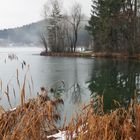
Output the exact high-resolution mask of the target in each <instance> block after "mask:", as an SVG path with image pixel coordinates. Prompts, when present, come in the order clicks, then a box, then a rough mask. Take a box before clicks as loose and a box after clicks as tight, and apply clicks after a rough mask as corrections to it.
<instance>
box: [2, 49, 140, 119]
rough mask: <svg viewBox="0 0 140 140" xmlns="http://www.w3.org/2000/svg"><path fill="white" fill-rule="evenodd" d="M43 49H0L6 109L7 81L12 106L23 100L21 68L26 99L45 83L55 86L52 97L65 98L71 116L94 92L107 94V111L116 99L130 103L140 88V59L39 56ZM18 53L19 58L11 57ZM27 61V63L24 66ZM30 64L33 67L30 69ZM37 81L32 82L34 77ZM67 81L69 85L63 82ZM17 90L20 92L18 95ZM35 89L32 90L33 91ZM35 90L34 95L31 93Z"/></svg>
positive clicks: (65, 107)
mask: <svg viewBox="0 0 140 140" xmlns="http://www.w3.org/2000/svg"><path fill="white" fill-rule="evenodd" d="M41 50H42V49H40V48H22V47H21V48H0V79H1V80H2V81H3V82H2V90H1V91H0V97H1V102H0V103H1V105H3V106H4V107H5V108H6V109H8V108H9V103H8V101H7V97H6V95H5V94H4V91H6V90H7V84H8V87H9V91H10V98H11V104H12V107H15V106H16V105H17V104H18V103H19V87H18V84H17V80H16V79H17V78H16V70H17V69H18V73H19V81H20V84H21V85H22V84H23V81H24V75H25V73H27V78H26V93H27V94H26V98H29V97H33V96H36V94H37V92H38V91H39V90H40V87H41V86H44V87H46V88H50V87H53V88H54V89H56V90H57V92H56V94H55V95H54V94H53V95H52V96H59V97H61V98H63V99H64V102H65V104H64V107H63V109H62V110H61V111H62V114H66V115H67V118H68V119H70V117H71V115H72V113H73V112H74V111H75V110H76V109H77V108H78V107H79V105H80V104H83V103H88V102H89V101H90V98H92V97H94V96H93V95H94V94H95V93H96V94H100V95H102V94H103V95H104V104H105V108H104V109H105V110H110V109H112V108H114V104H113V100H117V101H119V102H120V104H122V105H126V104H128V103H129V101H130V99H131V98H133V95H134V91H135V90H137V91H138V92H139V90H140V62H139V61H127V60H124V61H122V60H109V59H95V58H89V59H88V58H67V57H44V56H39V55H38V54H39V52H40V51H41ZM11 53H14V54H16V56H17V57H18V60H16V59H13V60H10V59H8V58H7V57H8V54H11ZM23 60H24V61H25V62H26V66H24V67H23V66H22V63H23ZM27 65H29V66H28V67H29V70H28V68H27ZM31 77H32V79H33V81H34V83H33V85H32V80H31ZM61 81H63V82H64V83H65V85H63V82H61ZM13 89H15V91H16V97H14V94H13ZM30 89H31V91H30ZM30 92H32V94H30Z"/></svg>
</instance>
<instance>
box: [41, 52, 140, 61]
mask: <svg viewBox="0 0 140 140" xmlns="http://www.w3.org/2000/svg"><path fill="white" fill-rule="evenodd" d="M40 55H41V56H58V57H86V58H88V57H90V58H92V57H96V58H113V59H137V60H140V53H138V54H134V55H131V56H130V55H129V54H127V53H115V52H113V53H107V52H91V51H88V52H58V53H56V52H47V53H46V52H41V53H40Z"/></svg>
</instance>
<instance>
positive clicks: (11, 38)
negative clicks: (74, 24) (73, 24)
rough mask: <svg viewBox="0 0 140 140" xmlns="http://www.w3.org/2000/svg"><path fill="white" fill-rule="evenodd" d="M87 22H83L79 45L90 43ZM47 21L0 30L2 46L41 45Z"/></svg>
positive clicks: (0, 43) (0, 44)
mask: <svg viewBox="0 0 140 140" xmlns="http://www.w3.org/2000/svg"><path fill="white" fill-rule="evenodd" d="M86 24H87V22H83V23H82V27H83V28H81V29H80V32H79V39H78V45H79V46H87V45H88V43H89V39H90V37H89V35H88V33H87V31H85V30H84V27H85V25H86ZM44 25H45V21H44V20H42V21H39V22H36V23H31V24H29V25H24V26H22V27H17V28H11V29H4V30H0V46H24V45H28V46H38V45H40V37H39V35H40V33H41V32H42V30H43V27H44Z"/></svg>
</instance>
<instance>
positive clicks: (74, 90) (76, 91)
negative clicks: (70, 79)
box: [68, 83, 82, 104]
mask: <svg viewBox="0 0 140 140" xmlns="http://www.w3.org/2000/svg"><path fill="white" fill-rule="evenodd" d="M68 94H71V101H72V102H73V103H74V104H76V103H80V102H81V99H82V97H81V87H80V85H79V84H78V83H75V84H73V85H72V86H71V87H70V88H69V89H68Z"/></svg>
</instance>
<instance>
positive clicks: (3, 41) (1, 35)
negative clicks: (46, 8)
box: [0, 21, 44, 46]
mask: <svg viewBox="0 0 140 140" xmlns="http://www.w3.org/2000/svg"><path fill="white" fill-rule="evenodd" d="M43 24H44V22H43V21H39V22H36V23H31V24H29V25H24V26H22V27H17V28H11V29H4V30H0V46H8V45H13V46H16V45H27V44H28V45H37V44H39V42H40V41H39V33H40V32H41V30H42V27H43Z"/></svg>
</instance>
